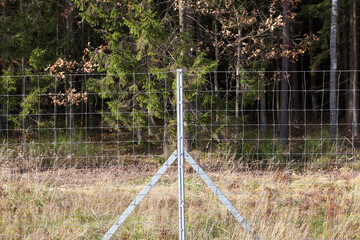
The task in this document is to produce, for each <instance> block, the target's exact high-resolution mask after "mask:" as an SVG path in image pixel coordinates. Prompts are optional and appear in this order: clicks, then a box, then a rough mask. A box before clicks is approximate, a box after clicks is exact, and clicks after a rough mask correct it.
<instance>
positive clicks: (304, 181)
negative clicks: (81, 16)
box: [0, 70, 360, 239]
mask: <svg viewBox="0 0 360 240" xmlns="http://www.w3.org/2000/svg"><path fill="white" fill-rule="evenodd" d="M354 74H359V72H357V71H337V72H336V76H337V89H335V93H336V96H337V98H336V101H337V102H336V109H330V91H331V90H330V88H329V87H330V86H329V81H330V80H329V79H330V71H289V72H281V71H216V72H212V71H208V72H204V71H188V70H184V72H183V81H184V133H185V139H184V143H185V150H187V151H188V152H189V153H190V155H191V156H192V157H193V158H194V159H195V161H197V162H198V163H199V165H200V166H201V167H202V168H203V169H204V171H205V172H206V173H207V174H208V175H209V176H210V178H211V179H212V180H213V181H214V182H215V183H216V185H217V186H218V187H219V189H220V190H221V191H222V192H223V193H224V194H225V195H226V197H228V199H229V200H230V201H231V202H232V203H233V204H234V206H235V207H236V208H237V209H238V210H239V212H240V213H241V215H242V216H243V217H244V218H245V219H246V220H247V221H248V222H249V224H250V225H251V226H252V227H254V229H256V232H257V234H258V235H259V237H260V238H262V239H290V238H294V239H305V238H306V239H336V238H344V239H356V238H359V237H360V235H359V232H358V226H360V214H359V212H360V208H359V206H360V194H359V192H360V191H359V189H358V186H359V184H360V177H359V171H360V160H359V153H360V152H359V150H358V147H359V144H360V139H359V137H358V120H359V119H358V115H359V109H360V107H359V106H360V105H359V96H358V95H359V94H358V93H359V89H351V86H352V85H351V77H353V75H354ZM284 79H286V81H287V85H288V87H287V89H285V90H284V89H281V81H284ZM0 80H1V81H0V84H1V85H0V88H1V90H0V100H1V101H0V104H1V106H0V170H1V172H0V176H1V177H0V179H1V182H2V183H1V185H0V212H1V213H2V214H0V215H1V217H0V222H1V224H0V237H1V238H4V239H14V238H21V237H23V238H28V239H35V238H36V237H35V236H37V235H38V234H40V233H41V234H43V235H45V236H48V237H49V239H52V238H54V236H57V237H58V238H65V239H76V238H84V236H88V237H89V238H91V239H99V238H101V237H102V236H103V234H105V233H106V231H107V230H108V229H109V227H111V225H112V224H113V222H114V221H115V220H116V219H117V218H118V217H119V216H120V215H121V213H122V211H124V210H125V209H126V207H127V206H128V205H129V204H130V203H131V201H132V200H133V199H134V197H136V195H137V194H138V193H139V192H140V191H141V190H142V188H143V187H144V186H145V185H146V183H147V181H148V180H149V179H150V178H151V177H152V176H153V175H154V174H155V173H156V172H157V170H158V169H159V168H160V167H161V165H162V164H163V163H164V162H165V161H166V159H167V158H168V157H169V155H170V154H171V153H172V152H173V151H174V150H175V149H176V141H177V136H176V129H177V122H176V114H177V113H176V72H175V71H169V72H149V73H124V74H61V75H31V76H27V75H19V76H0ZM24 86H25V88H24ZM284 92H285V93H288V98H287V99H286V101H287V105H286V106H287V108H286V109H282V107H281V106H282V100H283V98H282V94H283V93H284ZM332 111H335V112H336V114H337V123H336V128H337V135H336V136H332V135H331V133H330V127H332V126H333V123H332V122H330V113H331V112H332ZM284 112H286V113H287V119H286V121H282V120H281V116H282V114H283V113H284ZM354 116H355V117H354ZM354 119H356V120H354ZM282 129H288V132H287V134H286V139H285V140H286V141H284V137H283V136H281V134H280V133H281V131H282ZM185 195H186V201H185V204H186V205H185V207H186V227H185V228H186V233H187V237H188V238H189V239H201V238H204V239H213V238H224V239H239V238H241V239H247V238H249V235H248V234H246V232H245V231H243V229H242V228H241V226H240V225H239V224H238V223H237V222H236V220H235V219H234V218H233V217H232V216H231V214H229V213H228V212H227V210H226V208H225V207H224V206H222V205H221V203H220V202H219V201H218V200H217V199H216V196H215V195H214V194H213V193H212V192H211V191H210V189H209V188H208V187H207V186H206V184H205V183H203V182H202V180H201V179H200V177H199V176H197V175H196V173H195V171H194V170H193V169H192V168H191V167H190V165H189V164H185ZM199 209H201V210H199ZM177 211H178V209H177V167H176V166H175V165H174V166H172V167H170V168H169V170H168V171H167V172H166V173H165V175H164V176H163V177H162V178H161V179H160V180H159V183H158V184H157V185H155V186H154V188H153V189H152V190H151V192H150V194H149V195H148V196H146V197H145V198H144V200H143V202H142V203H141V204H140V205H139V206H138V208H137V209H136V210H135V211H134V213H133V214H132V215H131V216H130V217H129V219H128V220H126V221H125V222H124V225H123V226H121V228H120V229H119V230H118V232H117V233H116V234H115V235H114V238H122V239H141V238H142V239H175V238H177V230H178V229H177V228H178V227H177V223H178V219H177V218H178V216H177ZM5 223H6V224H5ZM38 236H39V235H38Z"/></svg>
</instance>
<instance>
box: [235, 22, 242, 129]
mask: <svg viewBox="0 0 360 240" xmlns="http://www.w3.org/2000/svg"><path fill="white" fill-rule="evenodd" d="M236 17H237V22H238V23H240V18H239V16H238V15H237V16H236ZM241 38H242V26H241V25H239V26H238V42H237V53H236V54H237V57H236V65H235V68H236V79H235V81H236V86H235V88H236V89H235V90H236V95H235V118H236V120H238V119H239V116H240V114H239V113H240V108H239V107H240V96H241V94H240V88H241V82H240V81H241V76H240V70H241V60H242V56H241ZM236 133H237V134H238V133H239V128H238V127H236Z"/></svg>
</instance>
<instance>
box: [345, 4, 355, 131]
mask: <svg viewBox="0 0 360 240" xmlns="http://www.w3.org/2000/svg"><path fill="white" fill-rule="evenodd" d="M356 6H357V4H356V2H355V1H354V2H352V3H351V7H350V51H349V53H350V56H349V57H350V58H349V64H350V66H349V69H350V70H351V71H350V79H349V94H348V109H347V114H346V116H347V122H348V123H349V126H352V132H353V134H354V136H358V122H357V115H358V113H357V110H356V109H357V108H358V104H357V99H358V97H357V93H356V92H357V81H358V74H357V72H356V70H357V69H358V47H357V14H356Z"/></svg>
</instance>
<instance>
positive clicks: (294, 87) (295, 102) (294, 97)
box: [290, 62, 300, 123]
mask: <svg viewBox="0 0 360 240" xmlns="http://www.w3.org/2000/svg"><path fill="white" fill-rule="evenodd" d="M290 70H291V71H292V72H291V73H290V83H291V105H292V106H290V109H291V110H292V115H293V116H292V117H293V119H294V120H295V123H299V122H300V112H299V109H300V98H299V73H298V72H297V64H296V63H293V62H292V63H290Z"/></svg>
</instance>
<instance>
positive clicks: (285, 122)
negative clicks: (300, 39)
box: [280, 0, 290, 145]
mask: <svg viewBox="0 0 360 240" xmlns="http://www.w3.org/2000/svg"><path fill="white" fill-rule="evenodd" d="M283 14H284V26H283V36H282V37H283V40H282V42H283V51H284V54H283V57H282V71H283V74H282V78H281V106H280V108H281V114H280V115H281V116H280V140H281V143H282V144H283V145H288V144H289V83H288V71H289V57H288V51H289V35H290V23H289V15H290V2H289V0H284V5H283Z"/></svg>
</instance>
